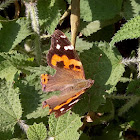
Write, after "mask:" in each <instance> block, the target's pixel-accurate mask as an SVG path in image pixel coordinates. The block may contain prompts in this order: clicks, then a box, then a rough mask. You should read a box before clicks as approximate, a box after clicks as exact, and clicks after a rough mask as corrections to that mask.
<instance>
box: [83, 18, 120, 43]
mask: <svg viewBox="0 0 140 140" xmlns="http://www.w3.org/2000/svg"><path fill="white" fill-rule="evenodd" d="M118 20H120V16H115V17H114V18H113V19H109V20H95V21H92V22H83V21H81V29H82V30H81V33H82V34H83V35H84V36H90V35H91V34H93V33H95V32H97V31H98V30H100V29H102V28H104V27H106V26H108V25H111V24H114V23H116V22H117V21H118ZM109 27H110V26H109ZM109 30H111V31H112V29H110V28H109ZM111 31H110V32H111ZM105 33H106V34H108V29H107V31H106V32H105ZM105 33H102V34H103V35H104V36H105ZM103 35H102V36H103ZM111 35H112V34H111ZM95 36H96V35H95ZM100 36H101V35H100ZM102 36H101V37H100V40H104V37H102ZM91 38H92V41H93V38H94V39H95V40H96V38H95V37H91Z"/></svg>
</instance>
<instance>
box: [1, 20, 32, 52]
mask: <svg viewBox="0 0 140 140" xmlns="http://www.w3.org/2000/svg"><path fill="white" fill-rule="evenodd" d="M1 24H2V26H3V28H2V29H1V30H0V51H4V52H8V51H9V50H11V49H13V48H14V47H16V45H18V44H19V43H20V42H21V41H22V40H24V39H25V38H26V37H27V36H29V35H31V34H32V32H31V31H30V29H29V21H28V20H25V18H21V19H18V20H13V21H9V22H7V21H1Z"/></svg>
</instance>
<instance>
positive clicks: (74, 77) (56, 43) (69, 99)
mask: <svg viewBox="0 0 140 140" xmlns="http://www.w3.org/2000/svg"><path fill="white" fill-rule="evenodd" d="M47 63H48V65H49V66H51V67H52V68H54V69H55V70H56V73H55V75H54V76H51V75H48V74H42V75H41V85H42V90H43V91H45V92H50V91H60V94H59V95H58V96H57V95H55V96H52V97H50V98H49V99H47V100H45V101H43V103H42V106H43V108H45V107H49V114H51V113H52V112H55V117H59V116H61V115H63V114H64V113H66V112H67V111H68V110H70V109H71V108H72V107H73V105H74V104H75V103H77V102H78V101H79V97H80V95H82V94H83V93H84V92H85V90H86V89H88V88H90V87H91V86H92V85H93V83H94V80H91V79H88V80H86V79H85V73H84V69H83V65H82V63H81V61H80V59H79V57H78V54H77V52H76V50H75V48H74V46H72V45H71V42H70V41H69V40H68V38H67V37H66V36H65V34H64V33H63V32H61V31H60V30H55V31H54V33H53V35H52V38H51V47H50V50H49V52H48V55H47Z"/></svg>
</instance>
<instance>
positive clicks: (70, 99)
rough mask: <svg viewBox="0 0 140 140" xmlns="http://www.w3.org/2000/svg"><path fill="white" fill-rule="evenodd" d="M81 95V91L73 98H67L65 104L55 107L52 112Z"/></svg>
mask: <svg viewBox="0 0 140 140" xmlns="http://www.w3.org/2000/svg"><path fill="white" fill-rule="evenodd" d="M83 93H84V91H83V90H82V91H80V92H78V93H77V94H76V95H75V96H73V97H71V98H69V99H68V100H67V101H66V102H64V103H62V104H60V105H58V106H56V107H55V108H54V109H53V110H58V109H60V108H61V107H62V106H64V105H67V104H69V103H70V102H71V101H72V100H73V99H76V98H78V97H79V96H80V95H81V94H83Z"/></svg>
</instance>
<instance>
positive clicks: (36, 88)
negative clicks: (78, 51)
mask: <svg viewBox="0 0 140 140" xmlns="http://www.w3.org/2000/svg"><path fill="white" fill-rule="evenodd" d="M26 70H28V71H30V72H31V74H30V75H27V76H26V79H24V80H18V81H17V82H16V83H15V84H16V86H18V87H19V90H20V93H21V95H20V98H21V103H22V107H23V116H26V117H27V118H28V119H31V118H38V117H41V118H42V117H46V115H48V109H42V102H43V101H44V100H46V99H47V98H48V93H44V94H42V89H41V88H42V87H41V84H40V81H41V80H40V75H41V74H44V73H48V74H53V73H54V70H53V69H52V68H50V67H43V66H40V67H27V68H26ZM25 89H26V90H25ZM49 96H50V95H49Z"/></svg>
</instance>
